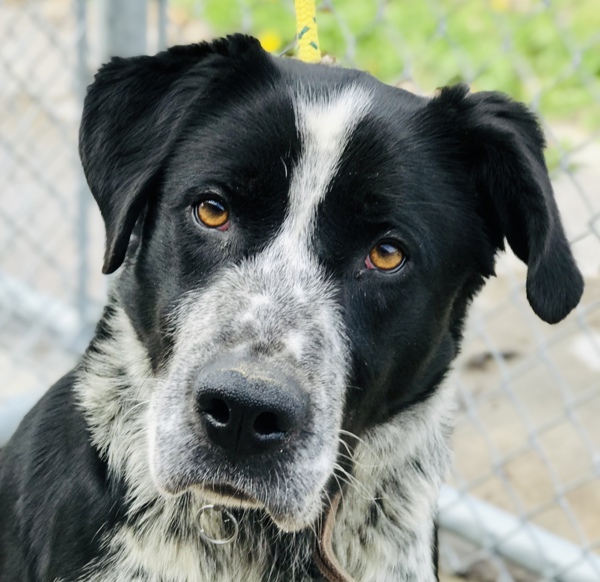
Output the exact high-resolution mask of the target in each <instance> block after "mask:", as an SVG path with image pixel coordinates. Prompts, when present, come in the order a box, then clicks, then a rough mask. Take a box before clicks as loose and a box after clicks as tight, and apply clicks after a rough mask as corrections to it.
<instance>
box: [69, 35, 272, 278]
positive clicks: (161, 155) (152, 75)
mask: <svg viewBox="0 0 600 582" xmlns="http://www.w3.org/2000/svg"><path fill="white" fill-rule="evenodd" d="M265 54H266V53H264V51H263V50H262V48H261V46H260V43H259V42H258V40H256V39H254V38H252V37H248V36H244V35H233V36H229V37H227V38H223V39H218V40H215V41H213V42H211V43H200V44H195V45H189V46H181V47H173V48H171V49H169V50H168V51H165V52H162V53H159V54H158V55H156V56H153V57H148V56H141V57H133V58H129V59H123V58H113V59H112V61H111V62H110V63H108V64H106V65H104V66H103V67H102V68H101V69H100V71H99V72H98V73H97V74H96V77H95V80H94V83H93V84H92V85H91V86H90V87H89V89H88V93H87V96H86V98H85V102H84V106H83V116H82V120H81V129H80V133H79V152H80V155H81V161H82V164H83V169H84V172H85V175H86V178H87V181H88V184H89V186H90V189H91V191H92V194H93V195H94V198H95V199H96V202H97V203H98V206H99V207H100V212H101V213H102V217H103V218H104V222H105V226H106V253H105V257H104V266H103V269H102V271H103V272H104V273H112V272H113V271H115V270H116V269H118V268H119V266H120V265H121V264H122V262H123V260H124V258H125V253H126V251H127V246H128V243H129V238H130V236H131V232H132V230H133V227H134V225H135V223H136V221H137V218H138V216H139V215H140V213H141V211H142V209H143V208H144V205H145V204H146V202H147V200H148V198H149V195H151V194H152V192H153V191H155V190H156V189H157V188H158V185H159V182H160V176H161V170H162V168H163V166H164V161H165V160H166V159H167V158H168V156H169V154H170V153H171V151H172V148H173V144H174V143H175V142H176V140H177V138H178V137H179V136H180V135H181V132H182V130H183V128H184V127H185V124H186V120H187V119H188V117H189V115H190V110H191V108H190V103H192V101H194V100H200V99H203V98H204V99H206V94H207V93H210V92H212V93H218V89H216V88H215V86H216V85H217V84H218V83H219V82H220V81H221V80H223V79H224V78H227V77H229V76H232V75H236V78H238V79H240V78H242V77H249V76H252V75H253V74H255V73H256V70H257V68H260V67H261V66H264V65H265V63H266V62H267V61H266V57H265ZM217 99H219V97H217ZM222 100H223V99H219V101H220V102H222Z"/></svg>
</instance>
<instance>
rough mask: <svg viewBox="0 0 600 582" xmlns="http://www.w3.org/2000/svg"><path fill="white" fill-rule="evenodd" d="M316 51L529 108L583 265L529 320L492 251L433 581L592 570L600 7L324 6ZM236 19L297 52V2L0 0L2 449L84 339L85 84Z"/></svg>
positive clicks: (88, 273) (354, 0)
mask: <svg viewBox="0 0 600 582" xmlns="http://www.w3.org/2000/svg"><path fill="white" fill-rule="evenodd" d="M318 6H319V8H318V14H317V18H318V24H319V34H320V40H321V47H322V49H323V50H324V51H325V52H327V53H330V54H331V55H333V56H334V57H335V58H336V59H337V60H338V61H339V62H340V63H341V64H343V65H347V66H352V67H357V68H361V69H366V70H368V71H370V72H371V73H372V74H373V75H375V76H377V77H378V78H380V79H381V80H383V81H385V82H388V83H392V84H396V85H399V86H402V87H404V88H407V89H409V90H411V91H415V92H418V93H423V94H431V93H432V92H433V91H435V89H436V88H437V87H440V86H443V85H446V84H449V83H455V82H458V81H463V82H467V83H469V84H470V85H471V87H472V88H473V90H475V91H478V90H489V89H497V90H502V91H505V92H507V93H509V94H510V95H512V96H513V97H514V98H516V99H519V100H522V101H525V102H526V103H528V104H529V105H530V106H531V107H532V108H533V109H534V110H535V111H536V112H537V113H538V115H539V116H540V119H541V121H542V124H543V127H544V130H545V132H546V135H547V139H548V150H547V162H548V166H549V168H550V171H551V175H552V179H553V184H554V188H555V192H556V196H557V200H558V204H559V207H560V209H561V211H562V214H563V217H564V222H565V227H566V230H567V233H568V235H569V238H570V240H571V242H572V244H573V250H574V253H575V256H576V258H577V260H578V262H579V265H580V267H581V269H582V271H583V273H584V276H585V278H586V292H585V295H584V298H583V301H582V303H581V305H580V306H579V307H578V308H577V310H576V311H575V312H574V313H573V314H572V315H570V316H569V317H568V318H567V319H566V320H565V321H564V322H562V323H561V324H559V325H557V326H549V325H546V324H545V323H543V322H541V321H539V320H538V319H537V318H536V317H535V316H534V314H533V313H532V311H531V309H530V308H529V306H528V304H527V301H526V299H525V293H524V277H525V267H524V265H523V264H521V263H520V262H519V261H518V260H517V259H516V258H515V257H514V256H512V255H511V254H507V255H503V256H502V257H501V258H500V260H499V264H498V269H497V272H498V276H497V277H496V278H495V279H493V280H491V281H490V282H489V284H488V286H487V288H486V289H485V291H484V292H483V293H482V295H481V296H480V297H479V298H478V299H477V301H476V302H475V304H474V307H473V309H472V312H471V317H470V320H469V325H468V329H467V333H466V338H465V343H464V349H463V353H462V355H461V356H460V358H459V360H458V361H457V363H456V366H455V372H454V374H453V376H452V377H451V378H450V380H449V381H450V382H453V383H454V384H455V385H456V386H457V390H458V396H459V413H458V418H457V424H456V432H455V436H454V450H455V464H454V470H453V472H452V474H451V475H449V476H448V485H447V486H446V487H445V488H444V490H443V491H442V495H441V499H440V513H439V523H440V527H441V555H442V567H443V572H444V576H446V578H444V580H450V579H455V578H457V579H468V580H477V581H492V580H500V581H533V580H556V581H586V582H587V581H590V582H592V581H595V582H598V581H599V580H600V557H599V555H598V554H600V453H599V451H600V2H599V0H546V1H541V0H422V1H418V2H417V1H414V0H413V1H410V0H325V1H323V2H321V3H320V4H319V3H318ZM234 31H245V32H249V33H252V34H254V35H255V36H257V37H258V38H259V39H260V40H261V43H262V44H263V46H264V47H265V48H266V49H267V50H269V51H273V52H275V53H278V54H279V53H285V52H289V51H290V50H291V49H292V47H293V41H294V33H295V21H294V11H293V3H292V2H291V1H290V0H204V1H200V0H148V1H146V0H88V1H85V0H0V177H1V186H0V444H1V443H2V442H4V441H6V439H7V438H8V437H9V436H10V434H11V432H12V431H13V430H14V428H15V426H16V424H17V423H18V421H19V420H20V418H21V416H22V415H23V414H24V413H25V411H26V410H27V409H28V408H29V407H30V406H31V405H32V404H33V403H34V402H35V401H36V400H37V398H39V396H40V394H42V393H43V391H44V390H45V389H46V388H48V387H49V386H50V385H51V384H52V383H53V382H54V381H56V380H57V379H58V378H59V377H60V376H61V375H62V374H63V373H65V372H66V371H68V370H69V368H70V367H72V366H73V365H74V363H75V362H76V361H77V358H78V355H79V354H80V353H81V351H82V350H83V349H84V348H85V346H86V343H87V341H89V338H90V337H91V333H92V331H93V326H94V323H95V321H96V320H97V318H98V316H99V313H100V309H101V307H102V303H103V300H104V295H105V281H104V279H103V277H102V276H101V274H100V268H101V257H102V253H103V244H104V240H103V229H102V224H101V221H100V216H99V213H98V211H97V209H96V207H95V205H94V202H93V199H92V198H91V195H90V194H89V192H88V190H87V186H86V184H85V180H84V179H83V175H82V172H81V169H80V164H79V159H78V154H77V129H78V124H79V117H80V112H81V101H82V97H83V95H84V93H85V87H86V86H87V85H88V84H89V82H90V81H91V79H92V76H93V73H94V71H95V69H97V67H98V66H99V65H100V64H101V63H102V62H104V61H106V60H107V59H108V57H109V56H110V55H121V56H130V55H134V54H140V53H150V54H151V53H154V52H156V51H158V50H161V49H162V48H164V47H165V46H167V45H171V44H181V43H187V42H197V41H199V40H203V39H209V38H212V37H213V36H215V35H221V34H224V33H229V32H234Z"/></svg>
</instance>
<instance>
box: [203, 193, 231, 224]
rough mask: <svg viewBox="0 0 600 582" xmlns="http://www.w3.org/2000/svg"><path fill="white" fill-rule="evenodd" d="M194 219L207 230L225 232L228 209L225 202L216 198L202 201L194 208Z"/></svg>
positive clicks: (227, 221)
mask: <svg viewBox="0 0 600 582" xmlns="http://www.w3.org/2000/svg"><path fill="white" fill-rule="evenodd" d="M195 212H196V217H197V218H198V220H199V221H200V222H201V223H202V224H203V225H204V226H208V228H218V229H219V230H227V228H228V227H229V209H228V208H227V206H226V205H225V202H223V201H222V200H219V199H217V198H209V199H207V200H203V201H202V202H200V204H198V205H197V206H196V207H195Z"/></svg>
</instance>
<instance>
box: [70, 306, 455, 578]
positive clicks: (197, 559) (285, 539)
mask: <svg viewBox="0 0 600 582" xmlns="http://www.w3.org/2000/svg"><path fill="white" fill-rule="evenodd" d="M98 329H99V333H98V334H97V336H96V338H95V339H94V340H93V342H92V344H91V346H90V348H89V349H88V351H87V353H86V355H85V356H84V358H83V360H82V363H81V365H80V367H79V380H78V384H77V388H76V390H77V394H78V397H79V401H80V404H81V406H82V408H83V410H84V413H85V416H86V418H87V421H88V425H89V428H90V432H91V437H92V441H93V443H94V445H95V447H96V448H97V450H98V452H99V454H100V456H102V457H103V458H104V459H105V460H106V462H107V463H108V466H109V469H110V472H111V474H112V475H113V477H114V478H119V479H122V480H123V481H124V482H125V484H126V488H127V500H126V504H127V508H128V509H127V519H126V521H125V522H124V523H122V524H121V525H120V526H118V531H116V532H114V531H113V532H109V535H107V538H106V542H107V544H108V546H109V552H110V554H109V555H108V556H107V557H106V559H105V560H104V562H103V563H101V564H99V565H98V567H99V570H98V573H96V572H97V568H94V570H93V571H94V573H93V574H88V575H86V576H84V577H82V578H81V579H80V580H81V581H82V582H83V581H86V582H92V581H94V582H99V581H100V580H102V581H103V582H116V581H117V580H123V579H129V578H127V576H128V575H131V576H133V574H134V573H135V572H144V573H145V577H143V578H140V579H142V580H146V581H147V582H159V581H161V580H165V579H168V580H172V581H173V582H192V581H204V580H207V581H208V580H211V581H223V582H224V581H226V580H236V579H240V576H241V574H240V572H243V573H244V574H243V578H244V580H245V582H253V581H256V582H258V581H263V580H272V581H279V580H280V581H283V580H286V581H290V580H302V581H305V580H311V579H314V578H313V576H316V575H317V574H316V570H315V567H314V563H313V557H312V554H313V549H314V547H315V537H314V533H313V531H312V530H306V531H303V532H299V533H296V534H287V533H283V532H281V531H279V530H278V529H277V528H276V527H275V526H274V524H273V523H272V522H271V520H270V519H269V518H268V517H267V516H266V514H264V512H262V511H260V510H245V511H242V510H240V511H239V512H238V513H237V514H236V515H237V516H238V517H239V521H240V533H239V536H238V538H237V539H236V540H235V541H234V542H232V543H231V544H229V545H226V546H214V545H211V544H209V543H207V542H205V541H203V540H202V538H201V537H200V535H199V534H198V531H199V527H200V525H199V521H198V512H199V510H200V508H201V507H202V506H203V505H204V504H205V503H206V500H205V499H202V497H201V495H199V494H197V493H191V492H188V493H185V494H183V495H181V496H179V497H166V496H164V495H162V494H161V493H160V492H159V491H158V490H157V489H156V487H155V485H154V482H153V479H152V476H151V473H150V466H149V454H148V440H147V437H148V420H147V418H148V414H147V412H148V405H149V400H150V395H151V394H152V391H153V387H154V386H155V384H156V383H157V382H160V381H161V380H162V378H161V377H160V375H157V374H154V373H153V372H152V370H151V367H150V364H149V360H148V356H147V353H146V351H145V349H144V347H143V345H142V344H141V342H140V341H139V339H138V338H137V335H136V332H135V330H134V329H133V327H132V325H131V323H130V321H129V319H128V317H127V316H126V315H125V313H124V311H123V310H122V309H121V308H120V307H119V306H118V305H117V304H116V302H114V301H112V302H111V304H110V305H109V307H108V308H107V309H106V311H105V314H104V317H103V319H102V321H101V322H100V324H99V328H98ZM103 330H104V331H105V332H106V331H109V332H110V333H109V334H106V333H103ZM107 335H110V341H107V340H105V339H103V337H106V336H107ZM452 400H453V393H452V390H451V388H450V387H449V386H445V387H442V388H440V389H439V390H437V391H436V392H435V393H434V394H433V395H432V396H431V397H430V399H428V400H427V401H425V402H421V403H419V404H417V405H415V407H414V408H413V409H409V410H406V411H404V412H402V413H401V414H399V415H398V416H397V417H396V418H394V419H393V420H392V421H390V422H387V423H386V424H384V425H382V426H379V427H377V428H376V429H373V430H371V431H370V432H368V433H367V434H366V435H363V436H362V438H358V437H356V438H357V444H356V447H355V448H354V449H353V450H352V461H353V462H352V464H353V466H354V469H353V474H352V475H347V476H346V477H345V479H347V482H346V483H345V486H344V491H343V497H342V502H341V505H340V508H339V510H338V513H337V515H336V521H335V527H334V530H333V550H334V552H335V554H336V556H337V558H338V560H339V562H340V563H341V565H342V566H343V567H344V568H345V569H346V570H347V572H348V573H349V574H350V575H351V576H352V577H354V578H355V579H356V580H363V581H371V580H373V581H375V580H378V581H381V580H394V581H399V582H400V581H403V580H406V581H408V580H419V581H420V582H421V581H422V582H428V581H431V580H435V567H434V564H433V558H432V548H433V546H434V525H433V519H434V514H435V507H436V499H437V494H438V491H439V487H440V485H441V482H442V479H443V477H444V476H445V474H446V471H447V469H448V466H449V458H450V453H449V447H448V438H449V434H450V430H451V429H450V426H451V413H452V409H453V406H452ZM350 438H355V437H350ZM217 517H218V514H217ZM136 579H137V578H136Z"/></svg>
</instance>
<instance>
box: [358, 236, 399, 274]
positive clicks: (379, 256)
mask: <svg viewBox="0 0 600 582" xmlns="http://www.w3.org/2000/svg"><path fill="white" fill-rule="evenodd" d="M402 263H404V253H403V252H402V251H401V250H400V249H399V248H398V247H397V246H396V245H394V244H393V243H389V242H384V243H379V244H378V245H376V246H374V247H373V248H372V249H371V252H370V253H369V254H368V256H367V258H366V260H365V264H366V265H367V268H368V269H379V270H380V271H393V270H395V269H397V268H398V267H400V266H401V265H402Z"/></svg>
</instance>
